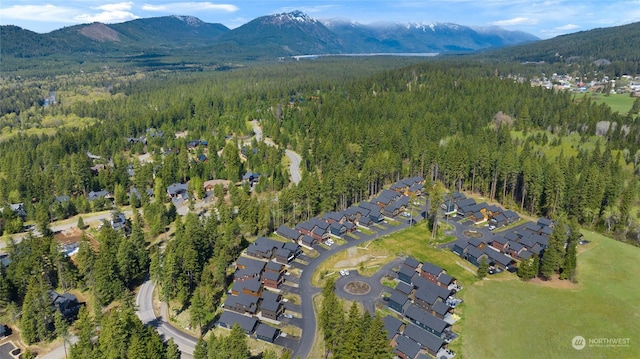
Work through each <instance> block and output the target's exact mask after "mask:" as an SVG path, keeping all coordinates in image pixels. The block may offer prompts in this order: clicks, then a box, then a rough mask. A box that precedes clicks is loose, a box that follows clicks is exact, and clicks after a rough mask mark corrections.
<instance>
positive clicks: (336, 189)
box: [0, 63, 640, 230]
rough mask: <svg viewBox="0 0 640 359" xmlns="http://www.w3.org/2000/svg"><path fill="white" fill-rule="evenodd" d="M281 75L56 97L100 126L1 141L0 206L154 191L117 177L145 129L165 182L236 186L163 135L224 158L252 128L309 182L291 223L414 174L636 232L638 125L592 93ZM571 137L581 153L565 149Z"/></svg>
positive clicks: (428, 79)
mask: <svg viewBox="0 0 640 359" xmlns="http://www.w3.org/2000/svg"><path fill="white" fill-rule="evenodd" d="M316 64H318V63H313V64H309V65H308V66H311V67H314V66H315V65H316ZM287 66H289V65H286V66H276V67H274V68H273V69H274V70H275V72H272V73H271V74H269V75H266V76H265V75H259V74H258V72H257V71H254V70H251V69H247V70H244V71H241V72H236V73H235V74H227V75H218V74H203V75H197V76H184V75H180V76H170V77H168V78H157V79H152V80H144V81H133V82H129V83H126V84H119V85H118V86H117V87H113V88H112V89H111V92H112V93H113V94H114V95H116V96H113V97H111V98H110V99H108V100H100V101H98V102H95V103H91V102H84V101H77V102H73V103H71V104H69V105H65V99H64V98H62V99H61V103H62V104H59V105H56V106H52V107H49V108H46V109H45V108H43V109H42V110H43V111H45V112H46V113H50V114H51V115H52V116H54V117H55V116H57V115H60V116H61V115H63V114H74V115H77V116H78V117H80V118H91V119H97V120H98V122H99V125H97V126H92V127H90V128H85V129H77V130H72V131H65V132H59V133H56V134H55V135H52V136H44V137H35V136H31V137H24V136H19V137H16V138H12V139H10V140H7V141H4V142H2V143H1V144H0V146H1V147H2V151H0V153H2V158H1V159H0V163H1V164H2V173H3V177H2V179H1V180H0V198H2V200H3V201H7V202H25V203H26V206H27V208H28V212H29V213H35V210H34V208H36V207H37V206H38V205H40V204H41V203H47V201H51V199H52V198H53V197H54V195H62V194H68V195H72V196H74V197H75V196H80V197H82V196H83V195H85V194H86V193H87V192H89V191H91V190H100V189H107V190H113V189H114V187H115V185H116V184H118V185H120V186H122V187H123V188H124V189H125V190H126V189H128V188H129V186H131V185H132V184H133V183H135V184H136V185H137V186H141V187H146V186H152V185H153V181H152V180H150V179H149V178H147V179H143V178H137V177H138V175H137V174H136V176H135V177H133V178H129V177H128V176H127V175H126V169H127V167H128V166H136V168H137V166H138V163H137V161H134V160H133V155H134V154H136V153H137V154H142V153H144V151H145V149H143V148H142V146H140V145H135V146H132V147H130V145H129V144H128V143H127V141H125V139H126V138H128V137H132V136H133V137H136V136H140V135H142V134H144V133H145V131H146V129H148V128H158V129H161V130H162V131H164V133H165V134H166V136H165V137H163V138H154V139H153V140H152V141H151V142H150V143H149V144H148V145H147V146H146V150H147V151H150V152H152V153H156V156H157V155H160V154H161V153H162V152H161V149H163V148H164V149H168V148H175V149H181V151H176V154H174V155H171V156H164V157H163V158H164V160H162V158H157V161H162V162H161V163H159V162H155V163H156V164H155V165H154V166H155V167H156V168H155V170H154V171H155V172H156V173H157V174H160V178H161V179H162V184H163V185H164V186H167V185H169V184H171V183H173V182H177V181H187V180H189V179H192V178H199V179H201V180H208V179H212V178H227V179H231V180H238V179H239V176H240V175H241V173H242V172H241V171H242V169H239V168H236V167H237V166H236V167H233V169H230V168H229V163H230V162H229V159H228V158H227V159H225V156H228V155H225V153H226V152H225V153H223V154H222V156H221V157H218V156H216V155H215V153H209V155H208V157H209V160H208V161H206V162H197V161H195V162H194V161H192V160H190V157H189V155H188V151H187V149H186V142H187V140H186V139H181V138H176V137H174V136H173V134H174V133H176V132H178V131H183V130H188V131H189V136H190V137H192V138H200V139H204V140H207V141H208V143H209V147H210V148H213V149H216V150H220V149H223V148H226V147H228V146H226V145H225V143H226V140H225V137H226V136H228V135H229V134H236V135H238V136H242V135H248V134H250V132H251V130H250V129H249V126H248V125H247V122H246V121H248V120H251V119H259V120H261V121H262V124H263V127H264V130H265V133H266V134H267V135H269V136H271V137H272V138H273V139H274V141H275V142H276V143H280V144H282V145H283V146H288V147H291V148H293V149H295V150H296V151H298V152H299V153H301V154H302V155H303V158H304V166H305V169H306V171H307V176H306V177H305V178H304V179H303V182H302V183H301V184H300V186H299V188H292V189H289V190H287V191H285V193H284V194H282V198H283V201H281V202H280V205H281V206H284V208H282V210H283V211H284V213H288V214H289V215H288V216H289V218H290V219H291V220H293V219H295V218H297V217H299V216H300V215H301V213H296V212H294V211H293V207H294V204H295V203H298V204H303V203H304V204H305V206H304V208H305V211H304V212H305V213H304V216H305V217H306V216H312V215H315V214H317V213H319V212H321V211H328V210H332V209H335V208H344V207H346V206H347V205H349V204H350V203H354V202H357V201H359V200H361V199H363V198H366V197H367V196H368V195H370V194H373V193H375V191H376V190H378V189H379V188H381V187H382V186H383V185H384V184H386V183H389V182H390V181H392V180H395V179H398V178H400V177H402V176H407V175H413V174H420V175H424V176H425V177H429V178H431V179H434V180H435V179H440V180H442V181H443V182H444V183H445V184H446V185H447V186H448V187H449V188H450V189H460V190H469V191H471V192H477V193H481V194H483V195H486V196H489V197H490V198H491V199H497V200H499V201H501V202H503V203H504V204H506V205H509V206H512V207H514V208H520V209H522V210H526V211H528V212H530V213H531V214H536V215H554V214H556V213H558V212H566V213H569V214H571V215H574V216H577V217H579V218H580V220H581V222H582V223H586V224H593V225H602V226H603V227H604V225H605V222H606V223H608V222H615V226H607V227H612V228H619V229H621V230H623V229H625V228H627V229H628V228H630V226H629V225H630V224H633V223H632V222H630V221H631V220H634V221H635V216H631V217H630V216H629V213H630V209H631V208H630V203H633V198H635V197H634V195H635V187H634V186H633V184H634V182H632V180H633V174H634V173H635V170H636V166H637V165H638V164H639V161H638V158H639V156H640V155H638V153H640V152H639V150H640V147H639V143H638V139H639V136H640V135H639V131H640V128H639V127H638V125H637V123H636V121H635V120H634V119H633V117H632V116H631V115H628V116H626V117H624V116H622V115H618V114H614V113H612V111H611V110H610V109H609V107H607V106H606V105H596V104H595V103H594V102H593V101H591V100H590V99H589V98H587V97H584V98H582V97H578V98H574V96H573V95H570V94H568V93H564V92H557V91H553V90H545V89H542V88H538V87H536V88H532V87H531V86H530V85H529V84H528V82H526V81H525V82H524V83H519V82H514V81H513V80H506V79H502V78H500V77H496V76H495V73H494V71H492V70H491V69H490V68H487V67H483V66H473V65H470V66H467V67H466V68H451V67H449V66H448V65H447V64H426V65H415V66H411V67H408V68H405V69H402V70H391V71H386V72H383V73H380V74H378V75H374V76H372V77H368V78H366V79H362V80H354V81H347V82H339V81H337V82H332V83H328V82H325V81H323V80H321V79H317V80H313V81H309V80H308V79H303V77H302V76H301V77H293V78H292V77H289V79H288V80H285V81H280V80H278V81H275V82H272V81H271V80H270V79H274V78H276V77H278V76H279V75H278V74H279V73H281V74H283V75H284V73H286V72H288V71H290V70H293V69H296V70H295V71H300V73H301V74H302V73H304V72H305V71H306V70H305V66H307V65H305V64H299V65H291V66H292V67H287ZM276 69H277V70H276ZM281 70H282V71H283V72H280V71H281ZM236 76H237V77H236ZM254 76H256V77H257V82H255V85H251V86H247V85H242V81H241V80H240V81H237V82H228V80H229V79H231V78H238V79H242V78H248V77H254ZM285 78H286V76H283V77H280V79H283V80H284V79H285ZM169 79H170V81H168V80H169ZM141 104H143V105H142V106H141ZM607 121H608V122H607ZM609 124H611V125H610V126H609ZM603 126H604V127H603ZM603 128H604V130H603ZM597 130H598V131H597ZM596 133H598V134H599V135H598V136H596ZM576 136H577V138H579V142H578V143H576V144H575V145H574V144H571V145H568V143H567V142H570V141H571V139H575V138H576ZM563 144H564V145H563ZM232 147H233V146H232ZM544 148H547V150H544ZM548 149H553V151H551V152H553V153H554V155H553V156H550V155H549V153H550V150H548ZM591 149H592V150H591ZM87 151H90V152H92V153H94V154H97V155H99V156H102V157H103V158H105V159H109V158H111V159H113V162H114V164H115V166H114V167H113V168H112V169H111V170H110V171H109V174H103V172H101V173H99V174H98V175H97V176H95V175H92V174H91V171H90V169H89V168H90V167H91V166H92V163H91V160H90V159H89V158H88V157H87V156H86V155H85V153H86V152H87ZM225 151H227V150H225ZM211 152H213V151H211ZM267 152H268V151H267ZM259 153H262V152H259ZM232 156H235V155H232ZM267 158H269V157H267ZM265 160H266V159H263V160H262V161H265ZM268 163H269V162H260V164H256V165H254V166H253V168H252V169H253V170H259V171H264V173H268V174H269V177H268V178H272V175H273V176H275V177H273V181H274V182H273V184H274V188H282V187H283V186H285V185H286V177H287V176H286V175H285V174H284V173H283V172H284V171H283V169H282V168H281V167H279V166H277V165H275V166H274V165H273V162H271V163H272V165H268ZM244 166H245V167H244V170H247V169H249V168H247V167H246V166H247V164H244ZM262 166H264V167H262ZM141 167H142V168H145V167H147V166H141ZM67 168H70V169H72V170H71V171H68V170H66V169H67ZM229 171H231V172H229ZM135 172H136V173H145V172H146V171H145V170H142V171H135ZM25 178H28V179H29V180H28V181H25ZM625 196H626V197H625ZM623 199H624V201H622V200H623ZM43 201H44V202H43ZM85 207H86V206H85ZM297 208H298V209H297V211H298V212H299V211H300V208H302V207H300V206H298V207H297ZM618 212H619V213H618ZM611 213H614V214H615V215H611ZM609 229H611V228H609Z"/></svg>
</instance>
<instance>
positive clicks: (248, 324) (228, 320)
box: [217, 310, 258, 335]
mask: <svg viewBox="0 0 640 359" xmlns="http://www.w3.org/2000/svg"><path fill="white" fill-rule="evenodd" d="M217 323H218V326H221V327H224V328H228V329H231V327H232V326H233V324H235V323H238V325H240V327H241V328H242V330H244V332H245V333H246V334H249V335H250V334H251V333H253V331H254V330H255V328H256V326H257V325H258V319H256V318H253V317H247V316H244V315H241V314H238V313H234V312H230V311H227V310H225V311H224V312H222V315H221V316H220V319H218V322H217Z"/></svg>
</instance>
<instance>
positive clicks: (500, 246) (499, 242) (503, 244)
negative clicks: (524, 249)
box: [490, 236, 509, 253]
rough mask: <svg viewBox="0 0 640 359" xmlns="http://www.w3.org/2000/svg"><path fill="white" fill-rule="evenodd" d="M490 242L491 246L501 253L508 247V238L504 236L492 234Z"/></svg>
mask: <svg viewBox="0 0 640 359" xmlns="http://www.w3.org/2000/svg"><path fill="white" fill-rule="evenodd" d="M490 243H491V246H492V247H493V248H495V249H497V250H499V251H500V252H503V253H506V252H507V250H508V248H509V240H508V239H507V238H505V237H501V236H494V237H493V239H492V240H491V242H490Z"/></svg>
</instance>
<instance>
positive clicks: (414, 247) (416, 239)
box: [311, 222, 478, 358]
mask: <svg viewBox="0 0 640 359" xmlns="http://www.w3.org/2000/svg"><path fill="white" fill-rule="evenodd" d="M434 243H439V242H438V240H437V239H436V240H433V239H431V230H430V229H428V228H427V227H426V226H425V224H424V222H421V223H419V224H418V225H415V226H413V227H410V228H406V229H403V230H401V231H399V232H395V233H393V234H390V235H388V236H385V237H382V238H378V239H375V240H373V241H371V242H367V243H363V244H362V245H361V247H359V249H358V250H357V252H356V253H353V248H351V253H349V251H350V249H347V250H344V251H340V252H337V253H336V254H334V255H333V256H331V257H330V258H328V259H326V260H325V261H324V262H323V263H322V264H320V266H319V267H318V269H317V270H316V272H315V273H314V274H313V276H312V280H311V283H312V285H315V286H322V285H324V283H325V280H324V278H323V277H322V275H321V274H322V273H331V272H337V269H339V268H337V266H336V265H337V264H338V262H340V261H345V260H348V259H349V258H359V256H363V255H365V254H368V255H371V256H374V257H376V258H375V259H372V260H367V261H365V262H364V263H363V264H364V266H365V267H369V266H371V268H366V270H365V271H364V273H361V274H363V275H367V276H370V275H373V273H375V272H376V271H377V270H378V269H379V268H380V267H381V266H383V265H384V264H386V263H389V262H390V261H392V260H393V259H395V258H396V257H398V256H405V255H406V256H412V257H414V258H416V259H417V260H419V261H427V262H430V263H433V264H435V265H438V266H440V267H442V268H444V269H445V270H446V271H447V273H448V274H449V275H452V276H454V277H456V278H457V279H458V283H459V284H460V285H462V286H464V287H466V286H469V285H471V284H473V283H475V282H477V281H478V279H477V277H476V267H474V266H473V265H472V264H470V263H468V262H466V261H465V260H463V259H461V258H460V257H458V256H457V255H456V254H455V253H453V252H451V251H450V250H448V249H439V248H436V247H434V246H433V244H434ZM360 248H366V249H360ZM382 257H384V258H382ZM353 267H354V269H358V268H359V265H357V264H355V262H354V265H353ZM333 275H334V276H337V274H335V273H334V274H333ZM465 296H466V289H463V291H462V292H461V293H460V297H461V298H462V299H465ZM464 307H465V305H464V303H463V304H462V305H461V306H459V307H458V308H459V309H457V313H463V314H462V316H463V319H462V320H461V321H459V322H458V323H461V322H464ZM316 309H317V308H316ZM382 313H384V311H383V312H382ZM460 328H461V327H460V326H459V324H456V325H455V326H454V332H456V333H460V330H461V329H460ZM320 340H322V333H321V332H320V331H318V332H317V333H316V338H315V344H314V349H313V350H312V352H313V354H312V358H313V357H314V355H316V353H315V352H314V350H316V346H317V345H319V344H318V342H319V341H320ZM461 343H462V342H461V341H460V339H456V340H454V341H453V342H452V343H451V344H450V345H449V348H451V349H452V350H454V351H455V352H457V353H459V352H460V351H461V345H462V344H461Z"/></svg>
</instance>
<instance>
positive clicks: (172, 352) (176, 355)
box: [167, 338, 181, 359]
mask: <svg viewBox="0 0 640 359" xmlns="http://www.w3.org/2000/svg"><path fill="white" fill-rule="evenodd" d="M180 355H181V353H180V349H178V344H176V343H175V342H174V341H173V338H169V341H168V342H167V359H180Z"/></svg>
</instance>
